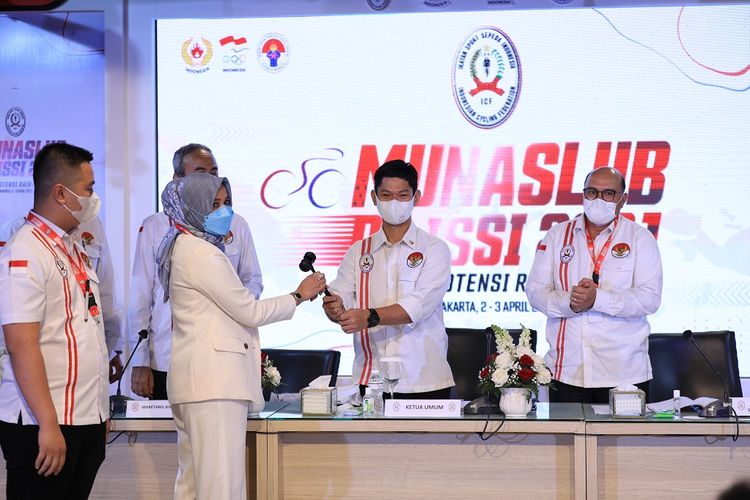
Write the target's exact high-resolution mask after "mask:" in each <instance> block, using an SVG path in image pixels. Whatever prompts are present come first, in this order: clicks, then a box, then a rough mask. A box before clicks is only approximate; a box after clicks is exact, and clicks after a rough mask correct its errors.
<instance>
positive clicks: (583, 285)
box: [570, 278, 596, 313]
mask: <svg viewBox="0 0 750 500" xmlns="http://www.w3.org/2000/svg"><path fill="white" fill-rule="evenodd" d="M595 300H596V283H594V281H593V280H592V279H591V278H583V279H582V280H581V281H579V282H578V284H577V285H575V286H574V287H573V290H571V292H570V309H571V310H572V311H573V312H576V313H579V312H581V311H585V310H587V309H591V308H592V307H593V306H594V301H595Z"/></svg>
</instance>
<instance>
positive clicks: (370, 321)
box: [367, 309, 380, 328]
mask: <svg viewBox="0 0 750 500" xmlns="http://www.w3.org/2000/svg"><path fill="white" fill-rule="evenodd" d="M368 310H369V311H370V315H369V316H368V317H367V328H372V327H374V326H378V324H380V315H379V314H378V312H377V311H376V310H375V309H368Z"/></svg>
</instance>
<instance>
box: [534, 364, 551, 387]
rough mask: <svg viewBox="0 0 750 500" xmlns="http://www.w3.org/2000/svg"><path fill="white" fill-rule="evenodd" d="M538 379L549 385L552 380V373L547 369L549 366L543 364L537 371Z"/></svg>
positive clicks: (540, 382)
mask: <svg viewBox="0 0 750 500" xmlns="http://www.w3.org/2000/svg"><path fill="white" fill-rule="evenodd" d="M536 381H537V383H539V384H541V385H547V384H549V383H550V382H552V374H551V373H550V371H549V370H548V369H547V367H544V366H543V367H542V368H541V369H540V370H538V371H537V373H536Z"/></svg>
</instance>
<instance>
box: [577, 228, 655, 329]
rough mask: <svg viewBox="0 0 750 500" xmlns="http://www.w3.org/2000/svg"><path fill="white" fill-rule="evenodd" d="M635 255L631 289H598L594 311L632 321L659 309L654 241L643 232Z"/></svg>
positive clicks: (636, 238) (637, 241) (636, 246)
mask: <svg viewBox="0 0 750 500" xmlns="http://www.w3.org/2000/svg"><path fill="white" fill-rule="evenodd" d="M634 251H635V269H634V270H633V271H634V272H633V286H632V287H631V288H623V289H612V290H606V289H604V288H602V287H599V288H597V290H596V300H595V301H594V305H593V306H592V308H591V309H592V310H593V311H598V312H601V313H604V314H608V315H610V316H616V317H618V318H631V317H641V316H645V315H647V314H653V313H655V312H656V311H657V309H659V306H660V305H661V291H662V281H663V278H662V268H661V254H660V253H659V246H658V245H657V244H656V239H655V238H654V237H653V235H652V234H651V233H650V232H648V231H647V230H645V229H643V230H640V231H638V232H637V233H636V237H635V248H634Z"/></svg>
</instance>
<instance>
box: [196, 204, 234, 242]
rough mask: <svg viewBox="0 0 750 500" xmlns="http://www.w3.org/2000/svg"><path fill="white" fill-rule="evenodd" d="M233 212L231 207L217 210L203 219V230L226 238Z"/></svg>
mask: <svg viewBox="0 0 750 500" xmlns="http://www.w3.org/2000/svg"><path fill="white" fill-rule="evenodd" d="M233 217H234V212H233V211H232V207H230V206H229V205H224V206H222V207H219V208H217V209H216V210H214V211H213V212H211V213H210V214H208V215H206V217H205V219H203V228H204V229H205V230H206V232H207V233H211V234H213V235H215V236H226V235H227V233H228V232H229V228H230V227H231V225H232V218H233Z"/></svg>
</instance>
